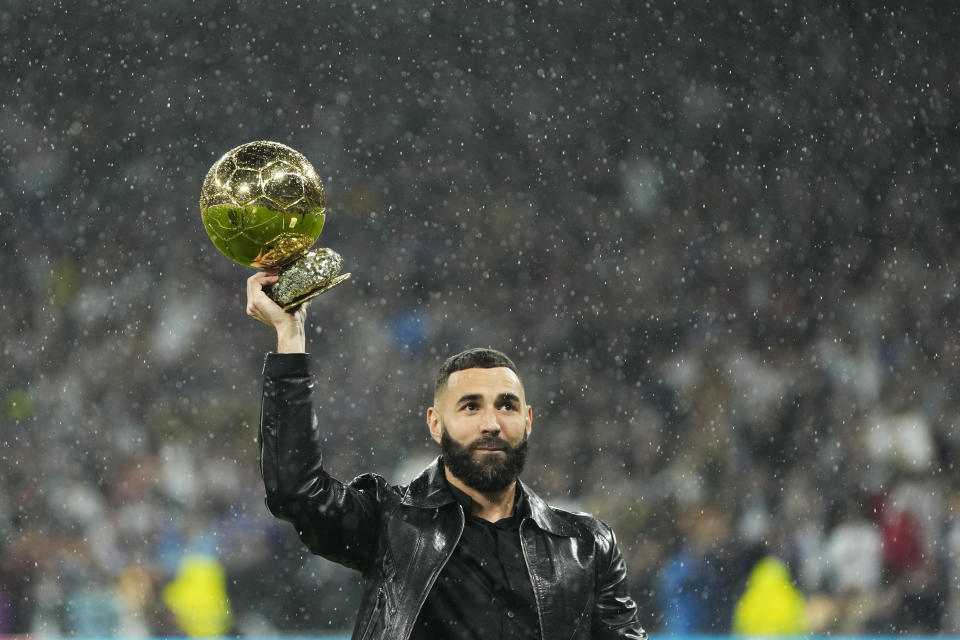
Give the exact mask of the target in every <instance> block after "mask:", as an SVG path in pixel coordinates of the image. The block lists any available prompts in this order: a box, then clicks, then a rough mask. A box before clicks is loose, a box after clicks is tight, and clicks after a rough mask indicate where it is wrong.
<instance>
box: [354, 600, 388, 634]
mask: <svg viewBox="0 0 960 640" xmlns="http://www.w3.org/2000/svg"><path fill="white" fill-rule="evenodd" d="M383 598H384V593H383V587H377V603H376V605H375V606H374V607H373V613H372V614H370V619H369V620H368V621H367V627H366V628H365V629H364V630H363V635H362V636H360V637H361V639H362V640H367V638H368V637H369V636H370V629H372V628H373V625H374V623H375V622H376V621H377V612H378V611H380V606H381V603H382V602H383Z"/></svg>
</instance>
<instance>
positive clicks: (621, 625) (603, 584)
mask: <svg viewBox="0 0 960 640" xmlns="http://www.w3.org/2000/svg"><path fill="white" fill-rule="evenodd" d="M600 524H601V525H602V528H601V532H600V536H599V541H600V544H601V545H602V547H601V550H600V554H599V556H598V560H599V561H600V564H599V567H598V568H599V571H600V574H599V576H598V581H597V591H598V593H597V599H596V604H595V605H594V610H593V625H592V628H593V633H592V636H593V638H594V640H614V639H616V640H647V632H646V631H644V630H643V627H642V626H640V621H639V620H638V618H637V604H636V602H634V601H633V598H631V597H630V596H629V595H628V594H627V566H626V563H625V562H624V561H623V555H621V553H620V547H619V546H618V545H617V538H616V536H615V535H614V533H613V530H612V529H610V527H608V526H607V525H606V524H603V523H600Z"/></svg>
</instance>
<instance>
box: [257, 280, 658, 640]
mask: <svg viewBox="0 0 960 640" xmlns="http://www.w3.org/2000/svg"><path fill="white" fill-rule="evenodd" d="M276 280H277V277H276V274H275V272H267V271H263V272H259V273H257V274H254V275H253V276H252V277H250V279H249V280H248V281H247V314H248V315H250V316H251V317H253V318H255V319H257V320H259V321H260V322H263V323H264V324H267V325H268V326H270V327H273V328H274V329H275V330H276V332H277V352H276V353H270V354H268V355H267V358H266V362H265V364H264V372H263V375H264V379H263V404H262V411H261V418H260V469H261V473H262V475H263V481H264V486H265V488H266V494H267V506H268V507H269V509H270V511H271V512H272V513H273V514H274V515H275V516H276V517H278V518H282V519H284V520H288V521H289V522H291V523H292V524H293V526H294V527H295V528H296V530H297V533H298V535H299V536H300V539H301V540H302V541H303V543H304V544H305V545H306V546H307V547H308V548H309V549H310V550H311V551H312V552H313V553H316V554H319V555H321V556H323V557H324V558H327V559H329V560H331V561H333V562H338V563H340V564H343V565H345V566H347V567H351V568H353V569H356V570H357V571H360V572H361V573H362V574H363V577H364V585H365V587H364V590H363V596H362V599H361V604H360V609H359V611H358V613H357V620H356V625H355V627H354V631H353V636H352V637H353V638H354V640H367V639H374V638H376V639H384V640H407V639H413V640H426V639H429V640H448V639H449V640H489V639H511V640H513V639H524V640H527V639H539V640H555V639H558V638H563V639H570V640H586V639H588V638H589V639H607V638H610V639H613V638H618V639H633V640H639V639H645V638H646V635H647V634H646V633H645V632H644V630H643V629H642V628H641V626H640V624H639V622H638V619H637V607H636V604H635V603H634V601H633V600H632V599H631V598H630V596H629V595H628V594H627V590H626V567H625V565H624V561H623V558H622V556H621V553H620V550H619V548H618V547H617V542H616V538H615V537H614V534H613V532H612V531H611V529H610V528H609V527H608V526H607V525H606V524H604V523H602V522H601V521H599V520H597V519H596V518H593V517H592V516H589V515H586V514H580V513H570V512H566V511H562V510H560V509H556V508H553V507H550V506H549V505H547V504H546V503H545V502H544V501H543V500H542V499H541V498H539V497H538V496H537V494H535V493H534V492H533V491H532V490H531V489H530V488H529V487H528V486H526V485H525V484H524V483H523V482H521V481H520V480H519V475H520V473H521V471H522V470H523V466H524V461H525V460H526V455H527V442H528V438H529V436H530V433H531V427H532V424H533V409H532V408H531V407H530V406H529V405H528V404H527V401H526V396H525V394H524V388H523V384H522V383H521V381H520V377H519V374H518V373H517V367H516V366H515V365H514V363H513V362H512V361H511V360H510V358H509V357H507V356H506V355H504V354H503V353H501V352H499V351H495V350H492V349H470V350H468V351H464V352H462V353H459V354H457V355H455V356H453V357H451V358H449V359H448V360H447V361H446V362H444V363H443V365H442V366H441V367H440V371H439V373H438V375H437V379H436V384H435V391H434V404H433V406H432V407H430V409H429V410H428V411H427V416H426V418H427V426H428V427H429V430H430V435H431V437H433V439H434V440H435V441H437V443H439V445H440V452H441V453H440V456H439V457H438V458H437V459H436V460H435V461H434V462H433V464H431V465H430V466H429V467H427V469H426V470H424V471H423V473H421V474H420V475H419V476H418V477H417V478H415V479H414V480H413V481H412V482H411V483H410V484H409V485H406V486H396V485H391V484H389V483H388V482H387V481H386V480H384V479H383V478H382V477H380V476H378V475H374V474H366V475H362V476H359V477H358V478H356V479H354V480H352V481H351V482H349V483H343V482H340V481H339V480H336V479H335V478H333V477H331V476H330V475H328V474H327V473H326V471H325V470H324V468H323V464H322V452H321V447H320V443H321V441H322V440H323V434H322V431H321V429H320V427H319V423H318V421H317V418H316V415H315V413H314V410H313V404H312V394H313V390H314V382H313V378H312V376H311V373H310V360H309V356H308V355H307V354H306V353H305V350H306V338H305V332H304V326H305V322H306V311H305V308H304V307H301V308H300V309H299V310H298V311H297V312H296V313H294V314H291V313H287V312H285V311H283V310H282V309H281V308H280V307H279V306H277V305H276V304H275V303H274V302H273V301H272V300H271V299H270V298H269V297H267V295H266V294H265V293H264V292H263V287H265V286H267V285H270V284H272V283H274V282H276Z"/></svg>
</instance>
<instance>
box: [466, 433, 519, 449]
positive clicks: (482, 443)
mask: <svg viewBox="0 0 960 640" xmlns="http://www.w3.org/2000/svg"><path fill="white" fill-rule="evenodd" d="M467 448H468V449H470V451H476V450H477V449H498V450H501V451H507V450H508V449H512V448H513V447H511V446H510V443H509V442H507V441H506V440H504V439H503V438H500V437H499V436H484V437H482V438H478V439H477V440H474V441H473V442H471V443H470V444H469V446H468V447H467Z"/></svg>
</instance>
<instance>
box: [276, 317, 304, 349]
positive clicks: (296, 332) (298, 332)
mask: <svg viewBox="0 0 960 640" xmlns="http://www.w3.org/2000/svg"><path fill="white" fill-rule="evenodd" d="M306 350H307V338H306V336H305V335H304V333H303V327H301V326H299V323H291V325H289V326H286V327H278V328H277V353H304V352H306Z"/></svg>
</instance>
